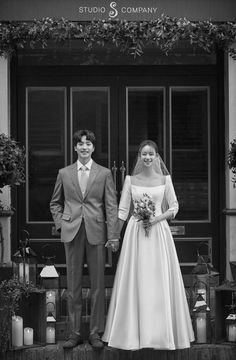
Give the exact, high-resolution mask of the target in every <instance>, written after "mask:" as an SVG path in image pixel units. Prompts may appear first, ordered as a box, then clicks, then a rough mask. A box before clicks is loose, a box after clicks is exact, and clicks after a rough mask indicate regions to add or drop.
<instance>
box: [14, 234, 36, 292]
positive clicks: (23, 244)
mask: <svg viewBox="0 0 236 360" xmlns="http://www.w3.org/2000/svg"><path fill="white" fill-rule="evenodd" d="M21 237H22V238H21V239H20V247H19V249H18V250H17V251H16V252H15V254H14V255H13V256H12V266H13V275H15V276H16V277H17V278H18V280H19V281H20V282H21V283H32V284H33V285H34V286H36V279H37V255H36V253H35V252H34V251H33V250H32V249H31V248H30V246H29V233H28V231H26V230H22V231H21Z"/></svg>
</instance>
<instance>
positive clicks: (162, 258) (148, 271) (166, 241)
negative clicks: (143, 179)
mask: <svg viewBox="0 0 236 360" xmlns="http://www.w3.org/2000/svg"><path fill="white" fill-rule="evenodd" d="M144 193H147V194H148V195H150V196H151V197H152V199H153V200H154V201H155V204H156V216H157V215H159V214H161V213H162V210H161V204H162V200H163V197H164V195H165V197H166V200H167V202H168V205H169V208H170V209H172V210H173V212H174V214H176V213H177V211H178V202H177V199H176V195H175V192H174V188H173V185H172V181H171V177H170V176H169V175H168V176H166V183H165V185H158V186H154V187H146V186H137V185H132V184H131V178H130V176H126V179H125V183H124V187H123V190H122V196H121V201H120V205H119V218H120V219H122V220H126V219H127V217H128V214H129V208H130V203H131V199H132V200H134V199H139V198H140V197H142V196H143V194H144ZM102 339H103V341H104V342H107V343H108V345H109V346H111V347H114V348H119V349H124V350H138V349H141V348H154V349H167V350H174V349H183V348H187V347H189V346H190V342H191V341H193V340H194V334H193V329H192V323H191V318H190V315H189V309H188V304H187V300H186V295H185V289H184V285H183V280H182V274H181V271H180V266H179V262H178V258H177V254H176V249H175V245H174V241H173V238H172V234H171V231H170V228H169V225H168V223H167V221H166V220H163V221H160V222H158V223H157V224H155V225H153V226H152V227H151V230H150V232H149V236H148V237H147V236H145V232H144V229H143V226H142V221H139V222H137V220H136V219H135V218H134V217H133V216H131V218H130V220H129V222H128V225H127V228H126V232H125V236H124V239H123V244H122V249H121V253H120V257H119V262H118V266H117V271H116V275H115V280H114V286H113V291H112V297H111V302H110V306H109V311H108V317H107V322H106V328H105V332H104V335H103V338H102Z"/></svg>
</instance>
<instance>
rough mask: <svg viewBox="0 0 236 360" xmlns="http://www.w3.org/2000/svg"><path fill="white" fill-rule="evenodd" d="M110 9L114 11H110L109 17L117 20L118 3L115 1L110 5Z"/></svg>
mask: <svg viewBox="0 0 236 360" xmlns="http://www.w3.org/2000/svg"><path fill="white" fill-rule="evenodd" d="M110 8H111V9H112V10H110V11H109V17H110V18H115V17H116V16H117V15H118V11H117V10H116V2H115V1H112V2H111V3H110Z"/></svg>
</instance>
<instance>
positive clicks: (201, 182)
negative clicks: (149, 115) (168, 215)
mask: <svg viewBox="0 0 236 360" xmlns="http://www.w3.org/2000/svg"><path fill="white" fill-rule="evenodd" d="M171 105H172V108H171V114H172V156H173V157H172V171H173V177H174V182H175V190H176V193H177V197H178V200H179V205H180V211H179V213H178V220H207V219H208V218H209V215H208V190H209V189H208V176H209V174H208V155H209V154H208V121H209V119H208V89H207V88H201V89H199V88H196V89H193V88H191V89H190V88H187V89H183V88H182V89H181V88H179V89H177V88H175V89H172V92H171Z"/></svg>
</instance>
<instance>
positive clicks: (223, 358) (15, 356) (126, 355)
mask: <svg viewBox="0 0 236 360" xmlns="http://www.w3.org/2000/svg"><path fill="white" fill-rule="evenodd" d="M62 345H63V342H62V341H60V342H58V343H57V344H55V345H47V346H42V347H37V348H28V349H22V350H12V351H8V352H7V353H5V354H1V353H0V359H1V360H77V359H78V360H235V359H236V344H235V345H234V344H204V345H192V346H191V348H189V349H183V350H170V351H167V350H153V349H142V350H138V351H126V350H118V349H114V348H110V347H107V346H106V347H104V349H103V350H102V351H99V352H97V351H94V350H93V349H92V347H91V346H90V345H89V344H88V343H84V344H83V345H80V346H77V347H75V348H74V349H71V350H64V349H63V347H62Z"/></svg>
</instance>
